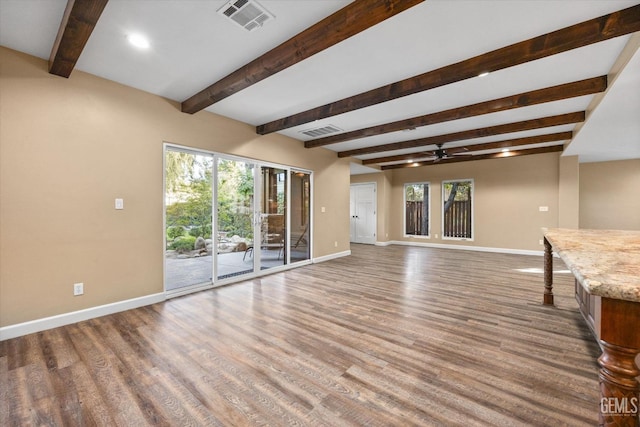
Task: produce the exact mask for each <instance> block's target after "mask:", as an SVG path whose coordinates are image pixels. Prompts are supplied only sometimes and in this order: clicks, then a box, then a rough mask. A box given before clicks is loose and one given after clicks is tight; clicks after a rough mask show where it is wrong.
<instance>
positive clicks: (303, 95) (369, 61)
mask: <svg viewBox="0 0 640 427" xmlns="http://www.w3.org/2000/svg"><path fill="white" fill-rule="evenodd" d="M66 3H67V2H66V0H0V44H1V45H3V46H6V47H9V48H12V49H15V50H19V51H22V52H26V53H29V54H31V55H34V56H37V57H40V58H45V59H48V58H49V55H50V52H51V48H52V45H53V43H54V40H55V37H56V34H57V32H58V28H59V25H60V21H61V19H62V15H63V12H64V9H65V6H66ZM225 3H226V1H224V0H194V1H190V0H164V1H148V0H111V1H109V3H108V4H107V6H106V8H105V10H104V12H103V14H102V16H101V17H100V20H99V21H98V24H97V26H96V28H95V30H94V32H93V34H92V35H91V37H90V39H89V42H88V43H87V45H86V47H85V49H84V51H83V53H82V55H81V56H80V59H79V60H78V62H77V65H76V70H82V71H86V72H88V73H91V74H94V75H97V76H100V77H104V78H106V79H109V80H113V81H116V82H120V83H122V84H125V85H128V86H132V87H135V88H139V89H142V90H145V91H147V92H151V93H154V94H157V95H160V96H163V97H166V98H169V99H172V100H175V101H184V100H185V99H187V98H189V97H190V96H192V95H194V94H195V93H197V92H199V91H200V90H202V89H204V88H205V87H207V86H209V85H210V84H212V83H214V82H216V81H217V80H219V79H221V78H222V77H224V76H226V75H228V74H229V73H231V72H233V71H235V70H236V69H238V68H240V67H241V66H242V65H244V64H246V63H248V62H250V61H251V60H253V59H255V58H256V57H258V56H260V55H261V54H263V53H265V52H267V51H269V50H271V49H272V48H274V47H276V46H277V45H279V44H280V43H282V42H284V41H286V40H287V39H289V38H291V37H293V36H295V35H296V34H298V33H299V32H301V31H302V30H304V29H305V28H307V27H309V26H311V25H313V24H314V23H316V22H318V21H320V20H321V19H323V18H325V17H327V16H329V15H330V14H332V13H334V12H336V11H337V10H339V9H341V8H343V7H344V6H346V5H347V4H349V3H350V1H348V0H305V1H291V0H261V1H260V3H261V4H262V5H263V6H264V7H266V8H267V9H268V10H269V11H270V12H271V13H273V14H274V15H275V17H276V19H275V20H273V21H271V22H268V23H267V24H266V25H265V26H264V27H263V28H261V29H259V30H256V31H253V32H248V31H246V30H244V29H242V28H240V27H238V26H236V25H235V24H233V23H232V22H230V21H229V20H227V19H225V18H224V17H222V16H221V15H220V14H218V13H217V12H216V11H217V10H218V9H219V8H220V7H222V6H223V5H224V4H225ZM638 3H639V2H638V1H629V0H563V1H560V0H551V1H545V0H527V1H513V0H512V1H503V0H484V1H480V0H470V1H464V0H457V1H446V0H427V1H425V2H424V3H421V4H418V5H417V6H414V7H412V8H410V9H409V10H407V11H405V12H402V13H400V14H398V15H396V16H394V17H392V18H390V19H388V20H386V21H384V22H382V23H380V24H378V25H376V26H374V27H372V28H370V29H368V30H366V31H363V32H362V33H359V34H357V35H355V36H353V37H351V38H349V39H347V40H346V41H343V42H341V43H339V44H337V45H335V46H333V47H331V48H329V49H327V50H325V51H322V52H320V53H318V54H316V55H314V56H312V57H311V58H308V59H306V60H304V61H302V62H299V63H298V64H296V65H294V66H292V67H290V68H288V69H286V70H284V71H282V72H280V73H278V74H276V75H274V76H272V77H269V78H267V79H265V80H263V81H261V82H259V83H257V84H255V85H253V86H251V87H249V88H247V89H245V90H243V91H240V92H239V93H237V94H234V95H233V96H230V97H228V98H226V99H224V100H222V101H220V102H218V103H217V104H214V105H212V106H211V107H209V108H207V110H208V111H210V112H213V113H216V114H220V115H223V116H227V117H230V118H233V119H236V120H240V121H242V122H245V123H248V124H251V125H260V124H263V123H266V122H269V121H272V120H276V119H279V118H282V117H284V116H287V115H291V114H294V113H297V112H300V111H304V110H307V109H310V108H313V107H317V106H320V105H323V104H326V103H329V102H332V101H337V100H340V99H343V98H346V97H349V96H352V95H356V94H358V93H361V92H364V91H367V90H370V89H373V88H376V87H379V86H382V85H386V84H389V83H393V82H396V81H399V80H402V79H405V78H408V77H412V76H415V75H418V74H422V73H424V72H427V71H430V70H433V69H436V68H439V67H442V66H445V65H449V64H452V63H455V62H458V61H461V60H464V59H467V58H470V57H473V56H476V55H479V54H482V53H485V52H489V51H492V50H495V49H498V48H501V47H504V46H507V45H509V44H513V43H516V42H520V41H523V40H526V39H530V38H532V37H535V36H539V35H542V34H545V33H548V32H551V31H554V30H557V29H560V28H564V27H567V26H571V25H574V24H577V23H579V22H582V21H586V20H589V19H593V18H596V17H599V16H601V15H605V14H607V13H611V12H614V11H617V10H621V9H624V8H627V7H630V6H633V5H636V4H638ZM134 32H136V33H141V34H144V35H146V36H147V37H148V38H149V39H150V43H151V48H150V49H148V50H146V51H142V50H138V49H135V48H133V47H132V46H131V45H129V44H128V42H127V39H126V37H127V35H129V34H131V33H134ZM631 37H632V36H631V35H629V36H622V37H618V38H615V39H611V40H608V41H605V42H601V43H597V44H593V45H590V46H586V47H583V48H579V49H575V50H572V51H568V52H566V53H562V54H558V55H554V56H551V57H548V58H545V59H541V60H537V61H533V62H529V63H526V64H522V65H519V66H515V67H511V68H507V69H504V70H501V71H497V72H494V73H491V74H490V75H488V76H486V77H477V78H472V79H467V80H463V81H461V82H458V83H454V84H450V85H446V86H442V87H439V88H436V89H432V90H428V91H424V92H420V93H418V94H415V95H411V96H407V97H404V98H400V99H396V100H393V101H390V102H385V103H382V104H378V105H374V106H371V107H367V108H363V109H360V110H356V111H353V112H349V113H345V114H341V115H338V116H334V117H330V118H326V119H322V120H319V121H317V122H313V123H307V124H305V125H300V126H296V127H293V128H290V129H286V130H283V131H281V133H282V134H284V135H287V136H290V137H292V138H295V139H298V140H301V141H305V140H309V139H310V138H309V137H306V136H305V135H303V134H301V133H300V132H301V131H304V130H307V129H310V128H315V127H320V126H325V125H328V124H332V125H335V126H337V127H339V128H341V129H343V130H345V131H351V130H356V129H361V128H364V127H368V126H373V125H377V124H382V123H387V122H391V121H395V120H399V119H405V118H409V117H415V116H420V115H424V114H428V113H433V112H437V111H442V110H446V109H449V108H454V107H460V106H464V105H469V104H473V103H477V102H481V101H486V100H491V99H495V98H499V97H504V96H508V95H514V94H517V93H521V92H526V91H530V90H535V89H541V88H545V87H549V86H553V85H558V84H562V83H569V82H573V81H577V80H581V79H586V78H590V77H596V76H600V75H604V74H608V73H609V72H610V70H611V68H612V66H613V65H614V63H615V62H616V60H617V59H618V57H619V55H620V54H621V52H622V51H623V49H624V47H625V45H626V44H627V42H628V41H629V40H630V38H631ZM633 37H634V40H635V38H637V37H638V33H636V34H635V35H633ZM637 44H638V43H636V46H637ZM636 49H637V47H636ZM71 78H73V74H72V76H71ZM593 97H594V96H593V95H590V96H583V97H579V98H573V99H568V100H563V101H557V102H553V103H547V104H541V105H535V106H530V107H525V108H519V109H513V110H508V111H503V112H499V113H493V114H487V115H483V116H478V117H472V118H468V119H463V120H456V121H451V122H445V123H439V124H436V125H431V126H424V127H419V128H417V129H416V130H414V131H411V132H393V133H387V134H384V135H377V136H373V137H368V138H362V139H357V140H353V141H349V142H343V143H338V144H333V145H328V146H326V147H325V148H327V149H330V150H334V151H344V150H351V149H354V148H360V147H365V146H371V145H379V144H386V143H392V142H399V141H404V140H411V139H416V138H423V137H426V136H433V135H440V134H445V133H450V132H456V131H461V130H466V129H474V128H481V127H486V126H492V125H497V124H503V123H510V122H516V121H521V120H527V119H531V118H538V117H545V116H551V115H555V114H562V113H568V112H574V111H582V110H585V109H586V108H587V106H589V104H590V103H591V102H592V99H593ZM197 114H202V113H197ZM639 117H640V53H638V52H637V51H636V53H635V55H633V56H632V59H631V60H630V61H629V63H628V65H627V66H626V67H625V68H624V69H623V70H622V72H621V73H620V74H619V75H618V76H617V78H616V79H615V81H614V82H613V84H611V79H610V85H609V89H608V91H607V92H606V94H605V96H604V99H603V100H602V101H601V102H600V103H599V104H598V107H597V108H596V110H595V111H594V112H593V114H590V115H589V116H588V120H587V122H586V123H585V124H584V126H582V128H581V129H580V132H579V133H578V134H577V135H576V136H574V140H573V141H572V142H571V144H570V145H569V147H568V148H567V150H566V153H565V154H567V155H579V156H580V161H582V162H585V161H589V162H591V161H603V160H619V159H630V158H640V119H639ZM574 127H575V125H565V126H561V127H557V129H549V128H547V129H540V130H536V131H527V132H519V133H518V134H513V133H512V134H507V135H502V136H499V137H487V138H478V139H473V140H468V141H457V142H452V143H448V144H445V146H446V147H455V146H460V145H468V144H476V143H481V142H488V141H497V140H504V139H512V138H517V137H520V136H530V135H538V134H543V133H550V132H552V131H553V132H558V131H564V130H572V129H574ZM565 142H566V141H565ZM562 143H563V142H562V141H559V142H556V143H551V144H562ZM545 145H550V144H545ZM434 148H435V147H434V146H428V147H420V148H414V149H405V150H396V151H392V152H384V153H377V154H370V155H361V156H356V158H357V159H367V158H373V157H382V156H389V155H396V154H406V153H411V152H420V151H425V150H431V149H434ZM317 149H319V148H315V150H317ZM311 150H314V149H311ZM358 170H365V171H370V170H372V169H371V168H366V169H363V168H362V167H360V168H355V169H354V173H358Z"/></svg>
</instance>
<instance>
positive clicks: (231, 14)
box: [218, 0, 275, 31]
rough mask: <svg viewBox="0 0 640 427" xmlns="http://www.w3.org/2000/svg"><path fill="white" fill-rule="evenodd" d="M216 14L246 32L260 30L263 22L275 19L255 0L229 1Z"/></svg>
mask: <svg viewBox="0 0 640 427" xmlns="http://www.w3.org/2000/svg"><path fill="white" fill-rule="evenodd" d="M218 13H219V14H220V15H223V16H226V17H227V18H229V19H231V20H232V21H233V22H235V23H236V24H238V25H240V26H241V27H242V28H244V29H245V30H247V31H253V30H255V29H256V28H260V27H262V25H263V24H264V23H265V22H267V21H269V20H271V19H274V18H275V16H273V14H272V13H271V12H269V11H268V10H267V9H265V8H264V7H262V6H261V5H259V4H258V3H257V2H256V1H255V0H235V1H230V2H228V3H227V4H225V5H224V6H222V7H221V8H220V9H218Z"/></svg>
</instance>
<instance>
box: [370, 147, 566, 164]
mask: <svg viewBox="0 0 640 427" xmlns="http://www.w3.org/2000/svg"><path fill="white" fill-rule="evenodd" d="M563 149H564V148H563V146H562V145H553V146H551V147H540V148H531V149H529V150H517V151H509V152H507V153H491V154H480V155H477V156H469V157H454V158H449V159H442V160H440V161H439V162H433V161H427V162H415V163H400V164H398V165H387V166H382V167H381V169H382V170H388V169H402V168H415V167H418V166H435V165H442V164H447V163H459V162H471V161H474V160H487V159H506V158H510V157H518V156H528V155H531V154H543V153H556V152H559V151H562V150H563Z"/></svg>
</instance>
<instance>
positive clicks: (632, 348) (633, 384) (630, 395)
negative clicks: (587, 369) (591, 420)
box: [598, 297, 640, 427]
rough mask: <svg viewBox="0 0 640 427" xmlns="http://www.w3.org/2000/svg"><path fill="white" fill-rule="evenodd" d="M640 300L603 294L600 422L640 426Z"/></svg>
mask: <svg viewBox="0 0 640 427" xmlns="http://www.w3.org/2000/svg"><path fill="white" fill-rule="evenodd" d="M639 326H640V302H634V301H623V300H615V299H611V298H605V297H602V300H601V327H600V334H599V335H600V344H601V346H602V356H600V358H599V359H598V363H599V364H600V425H601V426H607V427H610V426H625V427H638V426H639V425H640V419H639V416H638V413H639V412H640V384H638V380H637V379H636V377H637V376H638V375H640V369H638V366H637V365H636V356H637V355H638V353H640V327H639Z"/></svg>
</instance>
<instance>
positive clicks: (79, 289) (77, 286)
mask: <svg viewBox="0 0 640 427" xmlns="http://www.w3.org/2000/svg"><path fill="white" fill-rule="evenodd" d="M82 294H84V283H74V284H73V295H74V296H78V295H82Z"/></svg>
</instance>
